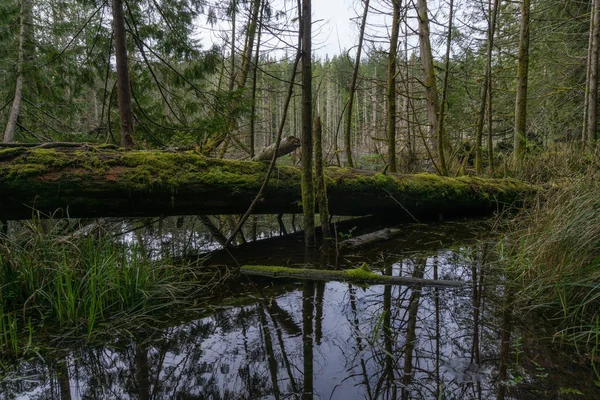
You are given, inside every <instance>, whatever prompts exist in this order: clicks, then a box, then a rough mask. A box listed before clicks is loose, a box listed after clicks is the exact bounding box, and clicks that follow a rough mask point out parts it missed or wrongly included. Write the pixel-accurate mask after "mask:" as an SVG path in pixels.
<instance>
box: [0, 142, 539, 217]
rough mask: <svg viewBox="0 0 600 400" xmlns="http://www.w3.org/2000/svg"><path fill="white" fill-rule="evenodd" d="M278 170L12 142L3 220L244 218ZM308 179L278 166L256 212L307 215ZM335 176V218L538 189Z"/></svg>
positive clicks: (464, 180) (443, 209)
mask: <svg viewBox="0 0 600 400" xmlns="http://www.w3.org/2000/svg"><path fill="white" fill-rule="evenodd" d="M268 169H269V166H268V165H266V164H265V163H257V162H250V161H233V160H216V159H211V158H205V157H202V156H200V155H198V154H194V153H189V152H186V153H173V152H148V151H143V152H142V151H133V152H122V151H106V150H102V151H100V150H98V151H81V150H73V149H69V150H64V151H59V150H57V149H27V148H9V149H5V150H0V193H2V196H0V220H9V219H28V218H31V217H32V215H35V214H36V212H37V211H39V212H40V213H41V214H42V216H44V215H46V216H49V215H54V216H56V217H65V216H67V215H69V216H71V217H98V216H106V217H109V216H121V217H124V216H151V215H200V214H205V215H211V214H237V215H240V214H244V212H246V210H247V209H248V206H249V205H250V203H252V201H253V199H254V198H255V197H256V194H257V193H258V191H259V189H260V188H261V186H262V184H263V182H264V180H265V176H266V174H267V171H268ZM300 180H301V171H300V170H299V169H298V168H296V167H290V166H280V167H278V168H276V169H275V170H274V171H273V177H272V178H271V179H270V180H269V183H268V185H266V187H265V190H264V192H263V193H262V195H261V196H260V198H259V200H258V201H257V202H256V206H255V209H254V210H253V213H255V214H279V213H286V214H294V213H299V212H301V210H302V208H301V207H300V205H301V204H302V203H301V198H302V196H301V188H300ZM325 180H326V181H327V196H328V202H329V209H330V211H331V213H332V214H335V215H368V214H377V215H386V217H389V218H403V219H406V220H411V221H413V220H414V219H415V218H416V219H418V220H421V219H432V218H435V219H437V218H438V217H439V215H440V214H441V215H443V216H444V217H447V216H451V215H463V216H467V215H483V214H486V213H489V212H492V211H496V210H498V209H501V208H502V207H504V205H511V204H512V203H514V202H516V201H519V200H520V199H522V198H523V196H525V195H528V194H531V193H533V192H534V190H535V188H534V187H532V186H530V185H527V184H525V183H521V182H519V181H515V180H510V179H500V180H495V179H485V180H484V179H478V178H468V177H461V178H455V179H452V178H445V177H439V176H436V175H432V174H418V175H396V174H387V175H383V174H380V173H375V172H369V171H348V170H345V169H340V168H336V167H329V168H327V169H326V170H325ZM57 210H59V211H58V212H57ZM61 210H62V211H61ZM313 210H314V203H313Z"/></svg>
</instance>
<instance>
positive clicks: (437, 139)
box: [417, 0, 448, 175]
mask: <svg viewBox="0 0 600 400" xmlns="http://www.w3.org/2000/svg"><path fill="white" fill-rule="evenodd" d="M417 6H418V13H419V46H420V51H421V66H422V68H423V75H424V78H423V84H424V85H425V96H426V98H427V119H428V121H429V138H430V140H431V144H432V148H433V150H434V151H437V153H438V159H439V165H438V168H439V172H440V174H442V175H448V171H447V170H446V161H445V159H444V146H443V132H441V131H440V129H439V119H438V118H439V115H440V106H439V98H438V91H437V87H436V83H435V70H434V64H433V55H432V52H431V42H430V39H429V36H430V34H429V16H428V15H427V0H418V3H417Z"/></svg>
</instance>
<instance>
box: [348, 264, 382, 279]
mask: <svg viewBox="0 0 600 400" xmlns="http://www.w3.org/2000/svg"><path fill="white" fill-rule="evenodd" d="M343 272H344V274H345V275H346V276H348V277H350V278H353V279H358V280H366V281H368V280H373V279H381V278H382V275H379V274H376V273H374V272H371V268H369V266H368V265H367V264H366V263H363V265H362V266H361V267H360V268H355V269H348V270H345V271H343Z"/></svg>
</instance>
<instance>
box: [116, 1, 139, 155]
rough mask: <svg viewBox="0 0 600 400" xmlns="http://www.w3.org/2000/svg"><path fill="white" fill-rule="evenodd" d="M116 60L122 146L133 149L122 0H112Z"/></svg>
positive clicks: (129, 85) (131, 110)
mask: <svg viewBox="0 0 600 400" xmlns="http://www.w3.org/2000/svg"><path fill="white" fill-rule="evenodd" d="M112 11H113V25H114V41H115V59H116V62H117V88H118V95H119V118H120V122H121V146H123V147H125V148H132V147H133V146H134V142H133V109H132V107H131V83H130V81H129V66H128V59H127V47H126V44H125V13H124V11H123V1H122V0H112Z"/></svg>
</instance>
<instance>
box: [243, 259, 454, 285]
mask: <svg viewBox="0 0 600 400" xmlns="http://www.w3.org/2000/svg"><path fill="white" fill-rule="evenodd" d="M241 272H242V273H243V274H246V275H256V276H264V277H269V278H278V279H302V280H312V281H342V282H353V283H368V284H376V285H420V286H438V287H463V286H465V282H460V281H449V280H437V279H436V280H434V279H425V278H413V277H409V276H389V275H379V274H376V273H374V272H371V270H370V269H369V267H367V266H366V264H363V266H361V267H360V268H354V269H346V270H341V271H339V270H338V271H332V270H324V269H307V268H289V267H279V266H272V265H244V266H242V269H241Z"/></svg>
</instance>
